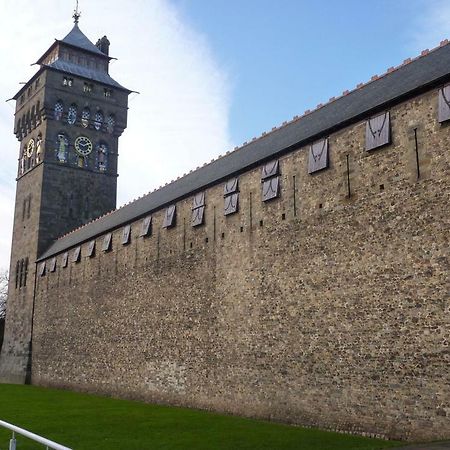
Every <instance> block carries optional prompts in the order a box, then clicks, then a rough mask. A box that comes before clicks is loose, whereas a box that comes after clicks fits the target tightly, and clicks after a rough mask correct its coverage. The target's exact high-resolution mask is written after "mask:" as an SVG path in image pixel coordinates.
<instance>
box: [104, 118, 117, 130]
mask: <svg viewBox="0 0 450 450" xmlns="http://www.w3.org/2000/svg"><path fill="white" fill-rule="evenodd" d="M115 124H116V119H115V117H114V116H113V115H112V114H110V115H109V116H108V118H107V119H106V131H107V132H108V133H112V132H113V131H114V125H115Z"/></svg>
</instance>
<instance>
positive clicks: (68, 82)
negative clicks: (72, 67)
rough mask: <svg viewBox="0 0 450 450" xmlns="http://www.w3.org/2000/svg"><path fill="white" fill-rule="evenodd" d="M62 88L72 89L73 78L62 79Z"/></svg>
mask: <svg viewBox="0 0 450 450" xmlns="http://www.w3.org/2000/svg"><path fill="white" fill-rule="evenodd" d="M62 84H63V86H69V87H72V86H73V78H69V77H64V78H63V83H62Z"/></svg>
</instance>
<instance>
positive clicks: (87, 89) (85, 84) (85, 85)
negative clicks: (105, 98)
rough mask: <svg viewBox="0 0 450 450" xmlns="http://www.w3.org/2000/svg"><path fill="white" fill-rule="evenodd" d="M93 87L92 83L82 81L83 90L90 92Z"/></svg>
mask: <svg viewBox="0 0 450 450" xmlns="http://www.w3.org/2000/svg"><path fill="white" fill-rule="evenodd" d="M93 89H94V85H93V84H92V83H84V86H83V92H88V93H89V92H92V91H93Z"/></svg>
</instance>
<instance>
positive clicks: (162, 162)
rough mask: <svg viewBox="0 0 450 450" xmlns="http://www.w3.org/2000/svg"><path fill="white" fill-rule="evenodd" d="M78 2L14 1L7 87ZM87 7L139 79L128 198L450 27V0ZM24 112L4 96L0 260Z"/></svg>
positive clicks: (125, 171)
mask: <svg viewBox="0 0 450 450" xmlns="http://www.w3.org/2000/svg"><path fill="white" fill-rule="evenodd" d="M74 4H75V1H68V0H66V1H64V2H61V1H60V0H33V2H30V0H2V14H1V15H0V55H1V56H2V60H3V61H7V65H4V66H3V69H4V70H2V71H0V98H2V99H5V100H6V99H8V98H11V96H12V95H14V93H15V92H17V91H18V90H19V88H20V85H19V82H20V81H26V80H28V79H29V78H30V77H31V76H32V75H33V73H34V72H35V71H36V67H31V66H30V64H31V63H33V62H35V61H36V59H37V58H38V57H39V56H40V55H41V54H42V53H43V52H44V51H45V50H46V49H47V48H48V47H49V46H50V45H51V43H52V42H53V39H54V38H59V39H62V38H63V37H64V36H65V35H66V34H67V33H68V32H69V31H70V29H71V28H72V26H73V23H72V19H71V15H72V10H73V7H74ZM80 8H81V11H82V17H81V21H80V27H81V29H82V31H83V32H84V33H85V34H86V35H87V36H88V37H89V38H90V39H91V40H92V41H94V42H95V41H96V40H97V39H98V38H99V37H101V36H103V35H104V34H107V35H108V37H109V39H110V41H111V54H112V56H115V57H117V58H118V60H117V61H114V62H113V63H112V65H111V68H110V73H111V75H112V76H113V77H114V78H115V79H117V81H119V82H120V83H121V84H123V85H125V86H127V87H129V88H130V89H134V90H136V91H139V92H140V94H139V95H137V94H132V95H131V96H130V104H129V106H130V109H129V115H128V128H127V130H126V131H125V133H124V134H123V136H122V137H121V139H120V160H119V174H120V176H119V181H118V204H119V206H120V205H121V204H123V203H126V202H129V201H132V200H133V199H134V198H136V197H138V196H140V195H143V194H145V193H147V192H148V191H150V190H153V189H155V188H157V187H158V186H160V185H162V184H164V183H166V182H169V181H170V180H172V179H174V178H176V177H178V176H182V175H183V174H184V173H186V172H188V171H189V170H192V169H195V167H197V166H199V165H201V164H203V163H205V162H208V161H210V160H211V159H212V158H216V157H217V156H218V155H220V154H224V153H225V152H226V151H227V150H231V149H233V147H235V146H238V145H240V144H242V143H243V142H244V141H250V140H251V139H252V138H253V137H255V136H259V135H260V134H261V133H262V132H263V131H269V130H270V129H271V128H272V127H274V126H277V125H280V124H281V123H282V122H283V121H285V120H290V119H291V118H292V117H293V116H294V115H301V114H302V113H303V112H304V111H305V110H306V109H313V108H315V106H316V105H317V104H319V103H325V102H327V101H328V99H329V98H330V97H333V96H339V95H340V94H341V93H342V91H344V90H346V89H352V88H354V87H355V86H356V85H357V84H358V83H360V82H366V81H368V80H369V79H370V78H371V76H372V75H374V74H381V73H383V72H385V71H386V69H387V68H388V67H390V66H396V65H399V64H401V62H402V61H403V60H404V59H406V58H408V57H414V56H416V55H418V54H419V53H420V51H421V50H422V49H425V48H432V47H434V46H436V45H438V44H439V42H440V41H441V40H443V39H445V38H448V37H449V36H450V0H408V1H407V0H390V1H389V0H372V1H371V2H361V1H355V0H341V1H332V0H327V1H323V0H322V1H320V0H316V1H305V0H297V1H294V0H278V1H276V0H239V1H237V0H129V1H128V2H124V1H123V0H95V1H88V0H80ZM18 18H20V23H21V27H20V29H19V28H18V27H17V21H18ZM13 114H14V105H13V103H12V102H10V103H4V102H0V136H1V139H2V143H3V146H2V147H3V149H4V151H3V153H2V164H0V217H1V219H0V269H1V268H4V267H7V266H8V264H9V263H8V261H9V251H10V242H11V230H12V219H13V212H14V195H15V176H16V171H17V158H18V152H19V143H18V142H17V140H16V139H15V137H14V135H13V134H12V126H13ZM45 145H46V149H48V150H49V151H50V152H51V151H53V148H52V146H53V145H54V144H53V142H47V143H46V144H45Z"/></svg>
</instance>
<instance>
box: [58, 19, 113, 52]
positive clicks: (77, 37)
mask: <svg viewBox="0 0 450 450" xmlns="http://www.w3.org/2000/svg"><path fill="white" fill-rule="evenodd" d="M58 42H63V43H64V44H68V45H72V46H73V47H78V48H81V49H83V50H86V51H88V52H91V53H95V54H96V55H99V56H105V57H108V55H105V54H104V53H103V52H102V51H100V50H99V49H98V48H97V47H96V46H95V45H94V44H93V43H92V42H91V41H90V40H89V39H88V38H87V37H86V36H85V35H84V34H83V32H82V31H81V30H80V28H79V27H78V25H77V24H75V25H74V26H73V28H72V30H71V31H70V32H69V34H68V35H67V36H66V37H65V38H64V39H62V40H60V41H58Z"/></svg>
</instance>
